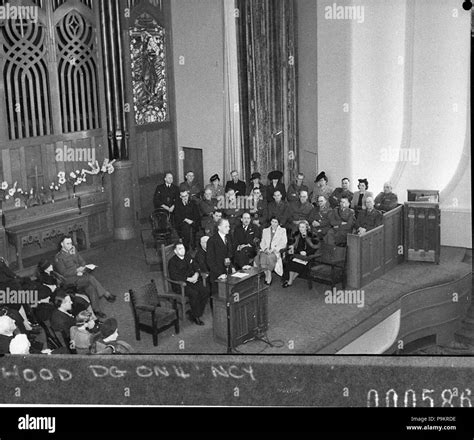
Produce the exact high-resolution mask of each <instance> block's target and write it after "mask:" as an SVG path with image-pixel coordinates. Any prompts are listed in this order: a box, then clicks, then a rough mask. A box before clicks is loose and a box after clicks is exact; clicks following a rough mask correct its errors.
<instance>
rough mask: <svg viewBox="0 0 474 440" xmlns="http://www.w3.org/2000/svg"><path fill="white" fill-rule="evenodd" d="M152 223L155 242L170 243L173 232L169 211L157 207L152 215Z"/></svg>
mask: <svg viewBox="0 0 474 440" xmlns="http://www.w3.org/2000/svg"><path fill="white" fill-rule="evenodd" d="M150 223H151V228H152V235H153V238H154V239H155V243H165V244H168V243H169V242H170V240H171V236H172V232H173V228H172V227H171V221H170V214H169V212H168V211H166V210H164V209H156V210H155V211H153V213H152V214H151V215H150Z"/></svg>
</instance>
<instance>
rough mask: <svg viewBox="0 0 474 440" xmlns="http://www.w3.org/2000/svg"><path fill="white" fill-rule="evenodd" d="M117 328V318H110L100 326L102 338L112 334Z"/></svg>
mask: <svg viewBox="0 0 474 440" xmlns="http://www.w3.org/2000/svg"><path fill="white" fill-rule="evenodd" d="M116 330H117V320H116V319H115V318H108V319H106V320H105V321H104V323H103V324H102V325H101V326H100V334H101V336H102V338H104V339H106V338H108V337H109V336H112V335H113V334H114V333H115V332H116Z"/></svg>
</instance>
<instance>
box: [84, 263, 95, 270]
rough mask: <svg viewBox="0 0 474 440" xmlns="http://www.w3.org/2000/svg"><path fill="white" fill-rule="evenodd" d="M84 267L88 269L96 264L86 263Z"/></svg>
mask: <svg viewBox="0 0 474 440" xmlns="http://www.w3.org/2000/svg"><path fill="white" fill-rule="evenodd" d="M84 267H85V268H87V269H89V270H94V269H95V268H96V267H97V266H96V265H95V264H86V265H85V266H84Z"/></svg>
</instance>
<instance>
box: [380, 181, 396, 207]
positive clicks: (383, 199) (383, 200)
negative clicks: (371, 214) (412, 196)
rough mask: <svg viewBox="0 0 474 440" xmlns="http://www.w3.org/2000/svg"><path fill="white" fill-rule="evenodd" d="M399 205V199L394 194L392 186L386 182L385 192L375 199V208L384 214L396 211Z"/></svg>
mask: <svg viewBox="0 0 474 440" xmlns="http://www.w3.org/2000/svg"><path fill="white" fill-rule="evenodd" d="M397 205H398V197H397V195H396V194H394V193H393V192H392V184H391V183H390V182H385V183H384V185H383V192H381V193H380V194H379V195H378V196H377V197H375V201H374V207H375V209H378V210H379V211H382V212H388V211H391V210H392V209H395V208H396V207H397Z"/></svg>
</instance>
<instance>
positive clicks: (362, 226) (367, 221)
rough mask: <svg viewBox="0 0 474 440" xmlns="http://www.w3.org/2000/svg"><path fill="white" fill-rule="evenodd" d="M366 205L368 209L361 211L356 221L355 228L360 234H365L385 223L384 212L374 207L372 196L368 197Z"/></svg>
mask: <svg viewBox="0 0 474 440" xmlns="http://www.w3.org/2000/svg"><path fill="white" fill-rule="evenodd" d="M365 206H366V207H367V209H365V210H364V211H361V212H360V214H359V217H357V220H356V222H355V229H356V230H357V233H358V234H359V235H363V234H365V233H366V232H369V231H371V230H372V229H375V228H377V227H378V226H380V225H381V224H382V223H383V214H382V213H381V212H380V211H378V210H377V209H374V199H373V198H372V197H367V200H366V201H365Z"/></svg>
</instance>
